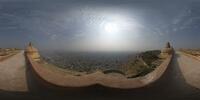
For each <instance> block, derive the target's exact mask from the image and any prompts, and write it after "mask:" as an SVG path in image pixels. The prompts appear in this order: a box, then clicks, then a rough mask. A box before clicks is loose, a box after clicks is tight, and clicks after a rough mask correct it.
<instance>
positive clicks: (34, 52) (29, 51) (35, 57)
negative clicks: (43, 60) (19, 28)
mask: <svg viewBox="0 0 200 100" xmlns="http://www.w3.org/2000/svg"><path fill="white" fill-rule="evenodd" d="M25 53H26V55H29V56H30V57H31V58H32V59H33V60H35V61H39V60H40V54H39V52H38V50H37V49H36V48H35V47H34V46H33V45H32V43H31V42H30V43H29V45H28V46H27V47H26V50H25Z"/></svg>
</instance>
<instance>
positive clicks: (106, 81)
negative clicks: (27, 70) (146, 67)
mask: <svg viewBox="0 0 200 100" xmlns="http://www.w3.org/2000/svg"><path fill="white" fill-rule="evenodd" d="M26 57H27V61H28V63H29V64H30V67H32V69H33V71H34V73H35V74H37V76H39V78H40V79H41V80H43V81H45V82H46V83H49V84H52V85H55V86H58V87H66V88H68V87H86V86H91V85H95V84H99V85H103V86H106V87H111V88H120V89H130V88H140V87H144V86H146V85H148V84H150V83H152V82H155V81H156V80H158V79H159V78H160V77H161V76H162V75H163V73H164V72H165V71H166V69H167V67H168V65H169V63H170V62H171V60H172V57H173V54H171V55H169V56H168V57H167V58H166V59H165V60H164V61H163V62H162V64H161V65H160V66H158V67H157V68H156V69H155V70H154V71H152V72H150V73H149V74H147V75H145V76H142V77H137V78H126V77H117V76H110V75H107V74H104V73H103V72H101V71H97V72H94V73H91V74H86V75H82V76H74V75H71V74H63V73H59V72H55V71H53V70H50V69H48V68H47V67H43V66H42V65H41V64H40V63H38V62H36V61H34V60H33V59H32V58H31V56H30V55H26Z"/></svg>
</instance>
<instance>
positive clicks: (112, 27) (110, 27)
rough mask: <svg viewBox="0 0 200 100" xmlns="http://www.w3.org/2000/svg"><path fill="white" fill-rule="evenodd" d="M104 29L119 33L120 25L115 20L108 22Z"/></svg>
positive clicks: (108, 31)
mask: <svg viewBox="0 0 200 100" xmlns="http://www.w3.org/2000/svg"><path fill="white" fill-rule="evenodd" d="M104 30H105V32H107V33H117V32H118V31H119V26H118V25H117V23H115V22H107V23H105V25H104Z"/></svg>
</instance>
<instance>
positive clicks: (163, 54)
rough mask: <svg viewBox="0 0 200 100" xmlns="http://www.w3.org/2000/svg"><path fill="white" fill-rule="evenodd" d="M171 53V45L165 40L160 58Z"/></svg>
mask: <svg viewBox="0 0 200 100" xmlns="http://www.w3.org/2000/svg"><path fill="white" fill-rule="evenodd" d="M172 53H173V47H172V46H171V45H170V43H169V42H167V43H166V46H165V48H164V49H162V50H161V54H160V56H161V57H162V58H165V57H167V56H168V55H171V54H172Z"/></svg>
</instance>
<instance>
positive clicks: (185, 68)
mask: <svg viewBox="0 0 200 100" xmlns="http://www.w3.org/2000/svg"><path fill="white" fill-rule="evenodd" d="M177 60H178V63H179V65H180V69H181V72H182V73H183V76H184V78H185V80H186V82H187V83H188V84H190V85H191V86H194V87H196V88H199V89H200V61H198V60H194V59H193V58H190V57H188V56H186V55H183V54H180V52H179V57H178V58H177Z"/></svg>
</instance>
